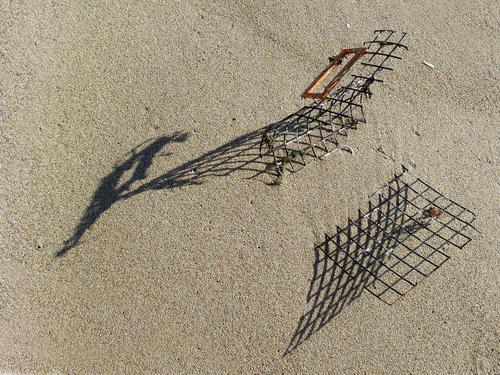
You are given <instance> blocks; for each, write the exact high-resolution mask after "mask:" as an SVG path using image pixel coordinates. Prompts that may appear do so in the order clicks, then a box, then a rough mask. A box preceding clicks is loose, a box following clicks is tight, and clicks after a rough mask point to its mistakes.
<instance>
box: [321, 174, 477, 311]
mask: <svg viewBox="0 0 500 375" xmlns="http://www.w3.org/2000/svg"><path fill="white" fill-rule="evenodd" d="M474 220H475V215H474V213H473V212H471V211H469V210H468V209H466V208H464V207H463V206H461V205H459V204H458V203H456V202H454V201H452V200H450V199H449V198H446V197H445V196H444V195H443V194H441V193H439V192H438V191H437V190H435V189H434V188H432V187H431V186H429V185H428V184H427V183H425V182H423V181H422V180H420V179H419V178H410V177H408V175H407V174H406V173H403V174H400V175H397V176H395V177H394V178H393V179H392V180H391V181H390V182H389V183H388V184H387V185H385V186H384V187H383V188H382V189H380V190H379V191H378V192H377V193H376V194H375V195H374V198H373V199H372V200H371V201H370V202H369V203H368V208H367V210H365V211H361V210H360V211H359V213H358V217H357V218H356V219H355V220H349V221H348V225H347V226H346V227H343V228H340V227H337V231H336V233H335V234H334V235H333V236H331V237H330V236H328V238H327V241H326V242H325V243H324V244H322V245H320V248H321V249H322V251H323V252H324V254H325V255H326V256H328V257H329V258H330V259H331V260H332V261H333V262H335V264H336V265H337V266H338V267H340V268H341V269H342V271H344V272H345V273H347V274H348V275H349V276H350V277H351V278H356V279H358V282H359V283H361V284H362V285H363V287H364V289H366V290H368V291H369V292H370V293H372V294H373V295H375V296H376V297H378V298H380V299H381V300H383V301H384V302H386V303H388V304H392V303H394V302H395V301H396V300H398V299H399V298H401V297H402V296H403V295H404V294H406V293H407V292H408V291H409V290H410V289H411V288H413V287H414V286H415V285H416V284H417V283H418V282H420V281H421V280H422V279H423V278H424V277H426V276H429V275H430V274H431V273H432V272H434V271H435V270H436V269H438V268H439V267H440V266H441V265H443V264H444V263H445V262H446V261H447V260H448V258H449V256H448V255H447V254H446V252H445V249H446V247H447V246H448V245H453V246H456V247H458V248H463V247H464V246H465V245H466V244H467V243H469V242H470V241H471V238H470V237H469V236H468V235H466V234H465V233H464V232H465V230H466V229H467V228H468V227H472V228H473V226H472V224H473V222H474ZM327 245H328V246H327ZM332 252H334V253H335V255H334V257H332Z"/></svg>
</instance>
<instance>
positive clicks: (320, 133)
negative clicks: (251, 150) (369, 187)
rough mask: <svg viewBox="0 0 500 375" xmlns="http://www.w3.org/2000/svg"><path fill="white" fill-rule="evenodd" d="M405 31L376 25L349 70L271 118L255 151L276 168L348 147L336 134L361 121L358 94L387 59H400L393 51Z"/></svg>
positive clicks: (365, 92) (293, 167)
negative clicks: (309, 99) (317, 95)
mask: <svg viewBox="0 0 500 375" xmlns="http://www.w3.org/2000/svg"><path fill="white" fill-rule="evenodd" d="M405 36H406V33H396V32H395V31H393V30H376V31H375V35H374V37H373V39H372V40H371V41H369V42H366V43H364V45H365V47H366V48H367V52H366V53H365V55H364V56H363V58H362V59H361V60H360V61H359V63H358V64H356V65H355V66H354V67H353V69H352V70H351V72H352V73H353V74H351V75H349V76H347V75H346V76H345V77H344V78H343V79H342V80H341V81H340V82H339V86H338V88H337V89H336V90H334V91H333V92H332V93H331V95H329V96H328V97H327V98H326V99H322V100H319V101H314V102H313V103H311V104H309V105H306V106H304V107H303V108H301V109H299V110H298V111H296V112H295V113H293V114H291V115H289V116H287V117H286V118H284V119H283V120H281V121H279V122H277V123H274V124H272V126H271V127H270V128H269V130H268V131H267V132H266V133H265V134H263V136H262V140H261V143H260V154H261V156H270V157H271V158H272V160H273V163H274V166H275V168H276V170H277V172H278V174H280V175H281V174H284V173H286V172H296V171H298V170H300V169H302V168H303V167H305V166H307V165H308V164H309V163H310V162H312V161H314V160H317V159H322V158H324V157H326V156H327V155H330V154H331V153H332V152H333V151H335V150H338V149H344V150H348V151H351V152H352V150H351V149H350V147H349V146H347V145H345V144H344V143H343V142H342V137H346V136H347V132H348V130H353V129H357V126H358V124H362V123H366V118H365V114H364V111H363V98H366V97H368V98H370V97H371V96H372V92H371V85H372V84H373V83H374V82H383V80H382V79H380V78H377V77H378V76H380V75H381V74H382V73H384V72H388V71H392V70H393V68H392V67H390V66H388V65H389V64H390V63H391V62H392V61H394V60H401V58H402V57H401V56H398V55H396V53H397V52H399V51H400V50H401V49H407V47H406V46H405V45H403V44H402V41H403V39H404V38H405Z"/></svg>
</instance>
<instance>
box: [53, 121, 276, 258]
mask: <svg viewBox="0 0 500 375" xmlns="http://www.w3.org/2000/svg"><path fill="white" fill-rule="evenodd" d="M268 129H269V126H266V127H264V128H261V129H259V130H256V131H253V132H250V133H247V134H245V135H243V136H241V137H238V138H236V139H233V140H232V141H230V142H228V143H226V144H224V145H222V146H220V147H218V148H216V149H215V150H212V151H210V152H207V153H205V154H203V155H202V156H200V157H198V158H196V159H193V160H190V161H188V162H185V163H183V164H181V165H180V166H178V167H176V168H173V169H171V170H170V171H168V172H166V173H164V174H162V175H160V176H157V177H155V178H152V179H147V171H148V168H149V167H150V166H151V164H152V162H153V159H154V158H155V157H156V156H157V155H158V154H159V153H160V152H161V151H162V150H163V149H164V148H165V147H166V146H167V145H169V144H171V143H180V142H185V141H186V140H187V139H188V134H187V133H173V134H171V135H169V136H163V137H159V138H156V139H152V140H148V141H146V142H143V143H142V144H140V145H139V146H137V147H135V148H134V149H133V150H132V151H131V152H129V153H128V154H127V160H125V161H124V162H121V163H120V164H118V165H115V167H114V168H113V170H112V171H111V173H109V174H108V175H107V176H105V177H103V178H102V179H101V182H100V184H99V186H98V188H97V189H96V191H95V193H94V195H93V197H92V200H91V202H90V204H89V205H88V207H87V208H86V210H85V212H84V213H83V215H82V217H81V218H80V222H79V223H78V225H77V226H76V228H75V229H74V231H73V234H72V236H71V237H70V238H68V239H67V240H66V241H65V242H64V244H63V246H62V248H61V249H60V250H59V251H58V252H57V253H56V256H59V257H60V256H63V255H65V254H66V253H67V252H68V251H69V250H70V249H72V248H73V247H75V246H76V245H78V243H79V242H80V240H81V238H82V236H83V235H84V234H85V232H86V231H87V230H88V229H90V227H91V226H92V225H93V224H94V223H95V222H96V221H97V220H98V219H99V217H100V216H101V215H102V214H103V213H104V212H105V211H106V210H108V209H109V208H110V207H111V206H112V205H113V204H114V203H116V202H118V201H120V200H124V199H128V198H132V197H134V196H135V195H137V194H140V193H143V192H146V191H149V190H161V189H170V188H174V187H177V186H184V185H199V184H201V183H202V182H203V180H204V179H206V178H209V177H217V176H227V175H230V174H232V173H234V172H237V171H239V172H245V178H255V177H257V176H260V175H262V174H266V175H268V176H271V175H272V174H273V171H272V170H270V169H269V168H268V167H269V164H267V163H265V162H264V161H263V160H261V159H260V157H259V145H260V142H261V138H262V135H263V134H264V133H265V132H266V131H267V130H268ZM162 155H163V156H165V155H170V154H168V153H167V154H166V153H163V154H162ZM128 175H130V176H131V177H130V178H128V179H127V178H126V176H128ZM124 179H125V181H124V182H122V180H124ZM141 180H143V181H144V182H143V183H142V184H141V185H139V186H138V187H136V188H134V189H132V186H133V185H134V184H135V185H136V183H137V182H138V181H141ZM271 181H272V180H271Z"/></svg>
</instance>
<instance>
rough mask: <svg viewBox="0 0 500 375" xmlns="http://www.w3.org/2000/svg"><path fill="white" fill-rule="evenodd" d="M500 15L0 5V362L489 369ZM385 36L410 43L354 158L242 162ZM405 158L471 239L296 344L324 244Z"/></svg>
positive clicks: (493, 334)
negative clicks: (348, 53)
mask: <svg viewBox="0 0 500 375" xmlns="http://www.w3.org/2000/svg"><path fill="white" fill-rule="evenodd" d="M499 22H500V7H499V6H498V2H496V1H451V0H448V1H435V0H425V1H390V0H375V1H355V0H351V1H339V2H330V3H328V2H319V1H314V2H309V1H308V2H305V1H298V0H289V1H286V2H264V1H256V0H253V1H245V2H239V3H237V4H236V3H234V2H224V1H201V2H200V1H190V0H189V1H169V2H153V1H150V2H128V1H120V2H115V1H99V2H90V1H79V2H76V1H68V2H62V1H50V2H48V1H47V2H42V1H40V2H38V1H24V2H23V1H1V2H0V62H1V63H0V126H1V144H0V171H1V172H0V173H1V175H0V176H1V180H0V181H1V182H0V205H1V206H0V370H1V372H2V373H23V374H43V373H65V374H66V373H68V374H128V373H130V374H145V373H200V374H201V373H228V374H239V373H255V374H257V373H258V374H260V373H303V374H317V373H332V374H407V373H408V374H409V373H421V374H430V373H433V374H444V373H450V374H462V373H474V374H476V373H477V374H498V373H500V368H499V362H500V354H499V351H500V340H499V337H500V330H499V329H500V325H499V306H500V305H499V302H500V300H499V287H500V272H499V265H500V264H499V260H500V257H499V248H500V246H499V245H500V244H499V238H500V236H499V233H498V228H499V224H500V222H499V182H500V180H499V151H500V132H499V123H500V121H499V120H500V116H499V103H498V98H499V94H500V93H499V83H498V79H499V64H498V62H499V56H500V43H499ZM348 24H349V27H348ZM380 28H384V29H386V28H387V29H394V30H398V31H405V32H407V33H408V36H407V39H406V43H407V45H408V46H409V51H408V52H405V53H404V58H403V60H401V61H398V62H397V64H395V70H394V72H391V73H390V74H387V78H386V80H385V82H384V83H383V84H377V85H374V87H373V92H374V96H373V97H372V98H371V99H370V100H367V101H366V106H365V108H366V116H367V124H366V125H363V126H362V127H360V128H359V130H357V131H353V132H352V133H351V135H350V136H349V137H348V138H347V140H346V143H347V144H349V145H350V146H351V147H352V148H353V150H354V155H350V154H349V153H347V152H336V153H334V154H332V155H331V156H329V157H328V158H326V159H325V160H322V161H318V162H316V163H314V164H313V165H311V166H310V167H308V168H306V169H304V170H302V171H300V172H298V173H294V174H292V175H290V176H287V178H286V180H285V181H284V183H283V184H281V185H278V186H276V185H270V184H269V183H268V182H269V181H268V180H266V179H267V175H264V174H259V175H257V176H254V175H255V173H253V172H254V167H255V168H260V167H261V164H259V163H258V162H257V161H255V160H253V159H252V160H250V159H251V158H250V156H249V155H251V154H252V152H255V148H256V147H257V148H258V137H259V135H260V134H261V133H262V129H263V128H264V127H265V126H266V125H269V124H271V123H273V122H276V121H278V120H280V119H282V118H283V117H285V116H286V115H288V114H290V113H292V112H294V111H295V110H297V109H298V108H300V107H301V106H303V105H304V100H303V99H301V98H300V94H301V92H302V91H303V90H304V88H305V87H306V86H307V84H308V83H309V82H310V81H311V79H312V78H313V77H314V75H315V74H317V73H318V72H319V71H320V70H321V69H322V68H323V67H324V66H325V63H326V62H327V57H328V56H331V55H333V54H336V53H337V52H338V51H339V50H340V48H343V47H357V46H359V45H360V44H361V43H362V42H364V41H367V40H369V38H370V37H371V35H372V32H373V30H375V29H380ZM423 61H426V62H428V63H431V64H432V65H433V66H434V68H431V67H429V66H427V65H425V64H424V63H423ZM228 155H230V156H231V157H230V158H229V157H227V156H228ZM401 164H404V165H405V166H407V167H409V168H410V169H411V173H412V174H414V175H416V176H418V177H420V178H421V179H423V180H424V181H426V182H428V183H429V184H431V185H432V186H433V187H435V188H436V189H438V190H439V191H441V192H442V193H444V194H445V195H446V196H448V197H450V198H451V199H453V200H455V201H456V202H458V203H460V204H461V205H463V206H465V207H467V208H468V209H470V210H472V211H474V212H475V213H476V214H477V221H476V227H477V228H478V230H479V231H480V233H475V232H474V231H468V233H467V234H468V235H469V236H470V237H471V238H472V241H471V242H470V243H469V244H468V245H467V246H466V247H464V248H463V249H458V248H453V247H450V248H449V249H448V251H449V255H450V259H449V261H447V262H446V263H445V264H444V265H443V266H442V267H440V268H439V269H438V270H437V271H436V272H434V273H433V274H432V275H431V276H429V277H427V278H425V279H424V280H423V281H422V282H421V283H420V284H419V285H417V286H416V287H415V288H413V289H412V290H411V291H410V292H409V293H408V294H407V295H405V296H404V297H403V298H402V299H400V300H399V301H397V302H396V303H395V304H393V305H391V306H388V305H387V304H384V303H383V302H382V301H380V300H379V299H377V298H375V297H374V296H372V295H370V294H369V293H362V294H361V295H360V296H359V297H358V298H355V299H353V300H352V301H350V302H351V303H345V305H343V306H336V307H335V311H334V312H332V311H329V307H328V306H326V307H325V311H326V315H327V316H328V314H330V315H332V316H331V317H330V318H329V319H328V321H327V322H326V324H323V326H322V327H321V329H318V330H317V331H316V332H314V333H313V334H311V335H309V336H308V337H307V339H306V340H303V342H301V343H300V345H297V347H295V348H293V350H288V349H287V348H289V344H290V342H291V341H292V339H293V337H294V334H295V332H296V330H297V327H298V326H299V325H300V319H301V317H302V316H304V315H305V314H307V312H308V311H310V310H311V309H312V308H314V307H313V306H312V305H311V301H309V302H308V292H309V291H310V283H311V280H312V279H313V278H314V275H315V273H314V272H315V268H314V264H315V257H316V253H315V246H316V245H317V244H319V243H321V242H322V241H323V240H324V237H325V233H331V232H332V231H334V230H335V228H336V226H337V225H345V224H346V223H347V220H348V218H350V217H354V216H355V215H356V212H357V209H358V207H361V206H362V205H363V204H364V203H365V202H366V201H367V199H368V196H369V194H370V193H372V192H374V191H375V190H377V189H378V188H379V187H380V186H381V185H383V184H384V183H385V182H387V181H388V180H389V179H390V178H391V176H392V175H393V174H394V173H397V172H399V171H400V170H401ZM325 319H326V318H325Z"/></svg>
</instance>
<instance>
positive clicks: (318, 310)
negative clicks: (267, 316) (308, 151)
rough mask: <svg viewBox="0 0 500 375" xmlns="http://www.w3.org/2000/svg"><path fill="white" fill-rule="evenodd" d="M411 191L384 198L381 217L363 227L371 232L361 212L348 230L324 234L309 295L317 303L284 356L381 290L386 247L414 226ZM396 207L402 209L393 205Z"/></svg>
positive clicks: (315, 261)
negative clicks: (368, 294)
mask: <svg viewBox="0 0 500 375" xmlns="http://www.w3.org/2000/svg"><path fill="white" fill-rule="evenodd" d="M406 195H407V192H406V191H402V190H399V191H397V192H396V193H394V194H393V195H391V196H390V197H389V198H388V199H385V200H380V201H379V208H380V215H379V216H377V217H376V218H374V220H373V222H368V226H367V227H366V228H365V229H364V230H366V231H367V233H370V236H367V235H365V234H363V232H360V231H357V230H356V228H357V227H356V225H357V224H359V223H361V222H363V221H366V215H365V214H364V213H362V212H361V211H359V212H358V217H357V218H356V219H355V220H349V224H348V225H347V226H345V227H343V228H340V227H337V230H336V232H335V233H334V234H333V235H332V236H328V235H325V241H324V242H323V243H321V244H320V245H318V246H316V247H315V248H314V265H313V275H312V278H311V282H310V285H309V291H308V293H307V302H308V303H312V307H311V308H310V309H309V310H308V311H307V312H306V313H305V314H304V315H302V316H301V317H300V319H299V321H298V324H297V328H296V330H295V333H294V334H293V336H292V338H291V340H290V343H289V345H288V347H287V349H286V350H285V353H284V354H283V356H286V355H288V354H290V353H291V352H292V351H293V350H295V349H296V348H297V347H298V346H300V345H301V344H303V343H304V342H305V341H306V340H308V339H309V338H310V337H311V336H312V335H313V334H314V333H316V332H318V331H319V330H320V329H321V328H323V327H324V326H325V325H326V324H328V323H329V322H330V321H331V320H332V319H333V318H335V317H336V316H337V315H338V314H340V313H341V312H342V310H343V309H344V308H345V307H347V306H348V305H349V304H351V303H352V302H354V301H355V300H356V299H357V298H358V297H360V296H361V294H362V292H363V291H364V290H367V291H369V292H371V293H372V294H375V295H377V294H378V293H377V292H373V290H376V288H377V287H378V288H379V290H380V285H377V280H378V279H379V278H380V277H381V276H382V275H383V274H384V273H385V272H387V270H386V269H385V267H384V265H383V262H381V261H382V260H384V259H386V258H387V257H388V255H387V249H388V248H393V247H395V246H397V244H398V243H401V242H402V241H404V240H405V239H406V238H407V237H408V236H409V235H411V234H410V232H411V231H412V230H414V229H413V228H412V226H408V225H406V223H405V221H406V220H407V219H406V218H405V215H404V211H405V206H406V200H405V199H406ZM380 199H381V198H380ZM396 206H397V207H399V209H398V210H395V209H394V207H396ZM401 228H405V230H403V231H402V230H400V229H401ZM407 231H408V232H407ZM386 233H392V235H391V236H387V235H386ZM367 249H369V252H367ZM374 288H375V289H374ZM379 298H380V297H379Z"/></svg>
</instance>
